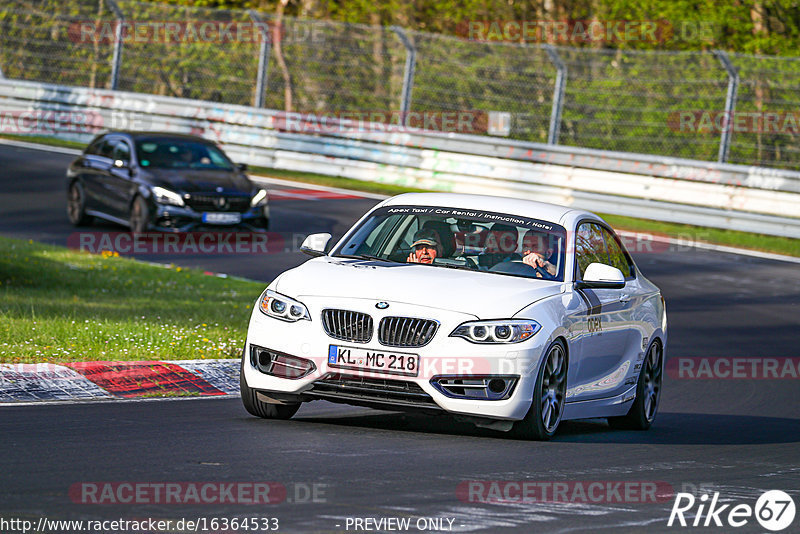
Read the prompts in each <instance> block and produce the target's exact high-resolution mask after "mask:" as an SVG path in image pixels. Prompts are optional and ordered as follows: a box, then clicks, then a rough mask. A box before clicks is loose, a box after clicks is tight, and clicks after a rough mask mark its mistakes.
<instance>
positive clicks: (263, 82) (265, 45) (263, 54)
mask: <svg viewBox="0 0 800 534" xmlns="http://www.w3.org/2000/svg"><path fill="white" fill-rule="evenodd" d="M247 13H248V14H249V15H250V18H251V19H253V22H255V23H256V26H257V27H258V31H259V32H260V33H261V46H260V48H259V50H258V75H257V78H256V102H255V107H257V108H263V107H264V92H265V91H266V90H267V74H268V72H269V55H270V53H271V50H272V41H271V39H272V37H271V36H270V34H269V28H267V25H266V24H265V23H264V21H263V20H262V19H261V16H260V15H259V14H258V12H257V11H255V10H253V9H248V10H247Z"/></svg>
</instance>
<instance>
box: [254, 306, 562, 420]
mask: <svg viewBox="0 0 800 534" xmlns="http://www.w3.org/2000/svg"><path fill="white" fill-rule="evenodd" d="M298 300H300V301H302V302H303V303H304V304H305V305H306V307H307V308H308V310H309V313H310V316H311V320H310V321H307V320H302V321H298V322H296V323H288V322H284V321H280V320H277V319H273V318H271V317H267V316H266V315H264V314H263V313H261V312H260V311H258V309H257V306H256V309H255V310H254V311H253V314H252V316H251V319H250V325H249V328H248V335H247V345H246V350H245V365H244V366H243V367H244V377H245V380H246V382H247V385H248V386H249V387H250V388H253V389H256V390H259V391H262V392H264V393H265V394H266V395H267V396H270V395H271V394H273V395H272V398H274V399H276V400H281V399H287V398H290V397H293V398H295V399H298V398H299V400H312V399H326V400H332V401H338V402H345V403H350V404H357V405H365V406H372V407H376V408H379V407H383V408H384V409H386V408H389V409H392V408H399V409H421V410H426V411H441V410H444V411H446V412H450V413H452V414H459V415H464V416H473V417H480V418H490V419H505V420H519V419H522V418H523V417H524V416H525V414H526V413H527V412H528V409H529V408H530V404H531V399H532V397H533V387H534V383H535V380H536V376H537V372H538V369H539V362H540V357H541V355H542V353H543V351H544V350H545V349H546V347H547V343H548V339H547V334H546V333H545V332H541V331H540V332H539V333H537V334H536V335H534V336H533V337H532V338H531V339H528V340H526V341H524V342H522V343H516V344H508V345H477V344H473V343H470V342H469V341H467V340H465V339H462V338H457V337H449V334H450V333H451V332H452V331H453V330H454V329H455V328H456V327H457V326H458V325H459V324H461V323H463V322H465V321H469V320H475V319H476V317H475V316H473V315H469V314H465V313H460V312H452V311H443V310H439V309H436V310H434V309H432V308H426V307H421V306H412V305H409V304H402V303H390V307H389V310H387V311H381V310H377V309H376V308H375V300H373V299H337V301H336V302H331V300H330V299H325V301H324V302H323V301H322V299H316V298H311V297H298ZM323 308H336V309H344V310H351V311H357V312H362V313H368V314H370V315H371V316H372V318H373V320H374V323H375V325H377V324H378V323H379V321H380V319H381V318H382V317H384V316H403V317H417V318H433V317H435V318H436V320H438V321H439V322H440V326H439V329H438V331H437V333H436V335H435V336H434V338H433V340H432V341H431V342H430V343H429V344H427V345H425V346H423V347H414V348H408V347H404V348H395V347H387V346H384V345H381V344H380V343H379V341H378V339H377V337H378V336H377V335H375V336H373V337H372V339H371V340H370V341H369V342H368V343H354V342H353V343H351V342H345V341H340V340H337V339H334V338H332V337H329V336H328V334H326V333H325V331H324V330H323V327H322V320H321V313H322V309H323ZM331 345H337V346H343V345H344V346H353V347H359V348H364V349H369V350H375V351H382V352H392V351H395V352H403V353H413V354H417V355H418V356H419V370H418V376H400V375H398V374H393V373H386V372H380V371H375V370H354V369H342V368H339V367H335V366H332V365H330V364H329V362H328V354H329V348H330V346H331ZM253 346H255V347H263V348H265V349H268V350H272V351H277V352H280V353H284V354H286V355H290V356H296V357H299V358H304V359H306V360H310V361H311V362H313V364H314V370H313V372H310V373H309V374H307V375H305V376H302V377H300V378H279V377H276V376H270V375H268V374H265V373H264V372H262V371H260V370H259V369H258V367H257V362H255V361H253V360H252V359H251V357H250V354H251V347H253ZM442 377H447V378H448V379H459V378H461V379H465V380H470V381H471V382H470V383H473V384H474V383H475V381H477V380H480V379H481V378H487V379H488V378H492V377H504V378H507V379H511V378H513V387H512V388H510V391H508V392H507V393H508V394H507V395H505V396H504V395H503V394H498V395H495V397H496V400H490V399H488V398H458V395H453V394H452V391H453V389H452V388H451V389H450V390H447V389H446V388H442V387H441V385H439V387H437V385H436V383H437V381H438V380H439V379H441V378H442ZM487 383H488V382H487ZM448 391H449V394H447V393H448Z"/></svg>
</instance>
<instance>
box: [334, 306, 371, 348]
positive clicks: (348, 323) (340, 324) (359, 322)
mask: <svg viewBox="0 0 800 534" xmlns="http://www.w3.org/2000/svg"><path fill="white" fill-rule="evenodd" d="M322 327H323V328H324V329H325V333H326V334H328V335H329V336H331V337H332V338H335V339H341V340H342V341H352V342H355V343H367V342H369V340H370V339H372V317H370V316H369V315H367V314H366V313H361V312H355V311H349V310H322Z"/></svg>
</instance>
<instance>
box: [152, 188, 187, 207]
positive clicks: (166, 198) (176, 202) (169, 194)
mask: <svg viewBox="0 0 800 534" xmlns="http://www.w3.org/2000/svg"><path fill="white" fill-rule="evenodd" d="M153 198H155V200H156V202H158V203H159V204H172V205H173V206H183V205H184V202H183V198H181V196H180V195H179V194H178V193H176V192H175V191H170V190H169V189H164V188H163V187H154V188H153Z"/></svg>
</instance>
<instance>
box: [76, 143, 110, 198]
mask: <svg viewBox="0 0 800 534" xmlns="http://www.w3.org/2000/svg"><path fill="white" fill-rule="evenodd" d="M111 150H112V144H111V140H110V138H109V137H108V136H104V137H101V138H100V139H98V140H97V141H95V142H94V143H92V144H91V145H90V146H89V148H88V149H87V150H86V154H85V155H84V157H83V158H82V159H81V162H80V171H79V173H80V176H81V181H82V182H83V187H84V190H85V191H86V207H87V209H90V210H98V211H101V212H103V213H108V212H109V206H108V204H107V199H106V195H105V187H104V185H103V182H104V175H105V173H106V172H107V171H108V167H109V165H111Z"/></svg>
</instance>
